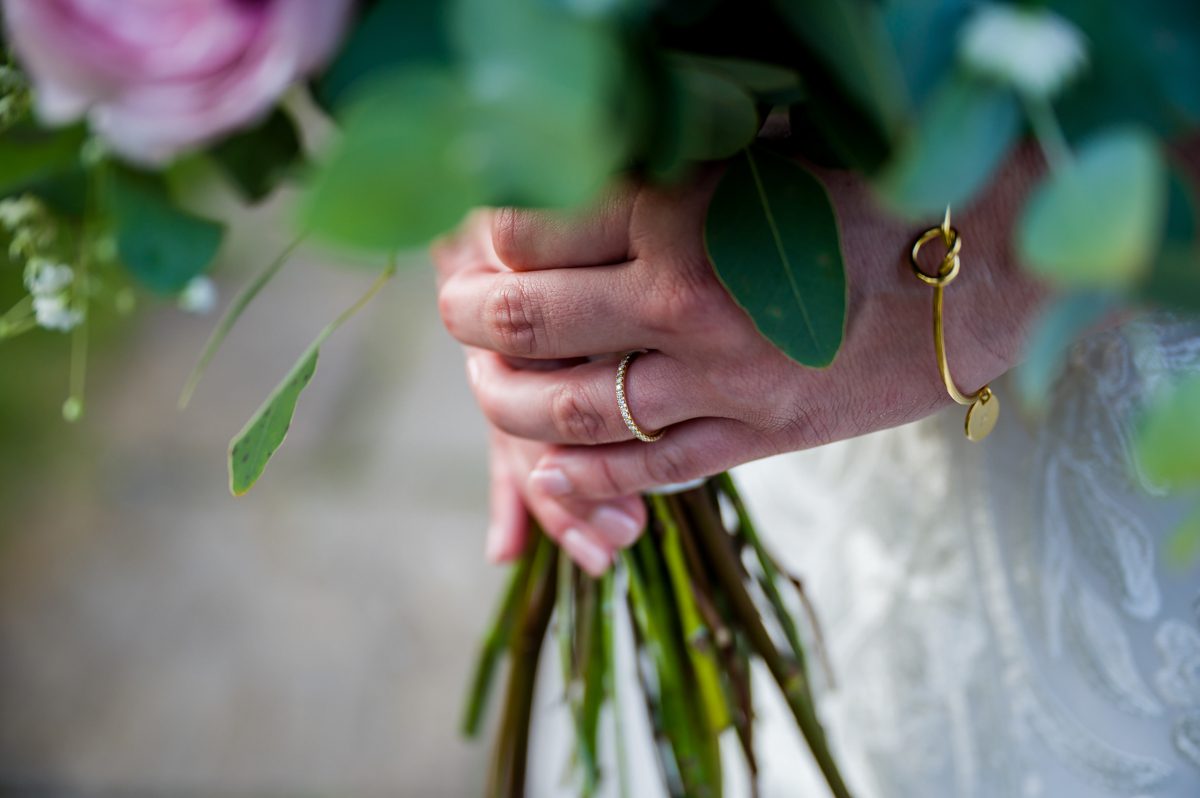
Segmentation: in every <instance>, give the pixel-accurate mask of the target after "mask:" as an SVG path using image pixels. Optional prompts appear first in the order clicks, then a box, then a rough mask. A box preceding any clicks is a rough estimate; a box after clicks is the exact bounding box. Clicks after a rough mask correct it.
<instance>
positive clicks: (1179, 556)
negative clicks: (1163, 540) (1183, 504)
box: [1166, 505, 1200, 568]
mask: <svg viewBox="0 0 1200 798" xmlns="http://www.w3.org/2000/svg"><path fill="white" fill-rule="evenodd" d="M1166 552H1167V559H1168V561H1169V562H1170V563H1171V564H1172V565H1174V566H1176V567H1184V568H1186V567H1188V566H1190V565H1192V564H1194V563H1195V562H1196V560H1197V558H1200V505H1197V506H1196V507H1193V508H1192V511H1191V512H1190V513H1188V515H1187V517H1186V518H1184V519H1183V523H1181V524H1180V525H1179V526H1178V527H1177V528H1176V529H1175V531H1174V533H1172V535H1171V537H1170V539H1169V540H1168V541H1167V548H1166Z"/></svg>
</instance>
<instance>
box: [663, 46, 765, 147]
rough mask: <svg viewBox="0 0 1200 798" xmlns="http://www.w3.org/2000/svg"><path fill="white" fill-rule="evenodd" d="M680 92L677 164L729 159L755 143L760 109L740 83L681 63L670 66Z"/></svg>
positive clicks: (677, 119) (678, 101)
mask: <svg viewBox="0 0 1200 798" xmlns="http://www.w3.org/2000/svg"><path fill="white" fill-rule="evenodd" d="M671 79H672V82H673V83H674V85H675V88H676V91H677V97H678V100H677V104H676V105H677V109H678V112H677V116H676V119H675V120H674V121H675V132H676V136H677V143H676V146H675V148H674V149H676V152H677V159H678V161H682V162H687V161H715V160H719V159H724V158H728V157H730V156H731V155H733V154H734V153H736V152H737V151H738V150H740V149H742V148H743V147H745V146H746V145H748V144H749V143H750V142H751V141H753V140H754V136H755V134H756V133H758V110H757V109H756V108H755V106H754V99H753V98H752V97H751V96H750V95H749V94H747V93H746V91H745V90H744V89H742V88H741V87H740V86H739V85H738V84H737V83H735V82H733V81H732V80H730V79H729V78H727V77H725V76H723V75H721V74H719V73H717V72H715V71H712V70H709V69H705V68H703V67H697V66H695V65H693V64H689V63H685V62H682V61H679V62H676V63H674V64H672V66H671Z"/></svg>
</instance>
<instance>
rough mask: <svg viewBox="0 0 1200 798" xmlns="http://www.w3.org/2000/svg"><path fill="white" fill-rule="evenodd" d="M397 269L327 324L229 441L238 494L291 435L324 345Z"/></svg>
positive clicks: (231, 480)
mask: <svg viewBox="0 0 1200 798" xmlns="http://www.w3.org/2000/svg"><path fill="white" fill-rule="evenodd" d="M395 272H396V264H395V260H394V259H393V261H392V262H391V263H390V264H389V266H388V268H387V269H386V270H385V271H384V272H383V273H382V274H380V275H379V277H377V278H376V279H375V282H374V283H372V284H371V287H370V289H368V290H367V292H366V293H365V294H364V295H363V296H362V297H361V298H360V299H359V300H358V301H357V302H355V303H354V304H353V305H351V306H350V307H349V308H347V309H346V310H345V311H344V312H343V313H342V314H341V315H340V316H338V317H337V318H336V319H334V320H333V321H332V322H330V323H329V324H327V325H326V326H325V329H323V330H321V332H320V334H318V335H317V338H316V340H314V341H313V342H312V344H310V345H309V347H308V349H306V350H305V351H304V354H302V355H301V356H300V358H299V360H297V361H296V365H294V366H292V369H291V371H289V372H288V374H287V376H286V377H284V378H283V381H282V382H280V383H279V385H277V386H276V387H275V390H274V391H272V392H271V395H270V396H268V397H267V399H266V401H264V402H263V403H262V405H261V406H260V407H259V408H258V410H257V411H255V413H254V415H253V416H251V418H250V420H249V421H247V422H246V426H245V427H243V428H242V431H241V432H239V433H238V434H237V435H235V436H234V438H233V440H232V441H230V443H229V489H230V491H232V492H233V495H234V496H244V495H245V494H246V493H247V492H249V490H250V488H252V487H254V483H255V482H257V481H258V478H259V477H261V476H262V474H263V471H264V470H265V469H266V467H267V462H268V461H270V459H271V456H272V455H274V454H275V452H276V450H278V449H279V447H280V446H281V445H282V444H283V439H284V438H285V437H287V433H288V429H289V428H290V427H291V425H292V416H293V415H295V413H296V401H297V400H298V399H299V398H300V393H301V392H302V391H303V390H304V389H305V388H307V387H308V384H309V382H311V381H312V378H313V374H315V373H316V371H317V358H318V356H319V355H320V352H321V345H322V344H324V343H325V341H326V340H328V339H329V336H330V335H333V333H334V332H335V331H336V330H337V329H338V328H339V327H341V326H342V325H343V324H345V323H346V321H347V320H349V319H350V318H351V317H352V316H353V315H354V314H356V313H357V312H358V311H360V310H362V308H363V307H364V306H366V304H367V303H368V302H370V301H371V298H372V297H373V296H375V294H376V293H378V292H379V289H381V288H383V286H384V284H385V283H386V282H387V281H388V279H390V278H391V276H392V275H393V274H395Z"/></svg>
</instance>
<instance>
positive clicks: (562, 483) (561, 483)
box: [529, 468, 574, 496]
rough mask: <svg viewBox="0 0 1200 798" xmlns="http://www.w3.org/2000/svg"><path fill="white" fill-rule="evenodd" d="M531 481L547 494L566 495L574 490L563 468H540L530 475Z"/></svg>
mask: <svg viewBox="0 0 1200 798" xmlns="http://www.w3.org/2000/svg"><path fill="white" fill-rule="evenodd" d="M529 481H530V482H531V483H532V484H533V487H535V488H537V489H538V490H540V491H541V492H542V493H544V494H546V495H547V496H566V495H567V494H568V493H570V492H571V491H572V490H574V488H573V486H572V485H571V480H569V479H567V475H566V474H564V473H563V471H562V469H561V468H538V469H536V470H534V472H533V473H532V474H530V475H529Z"/></svg>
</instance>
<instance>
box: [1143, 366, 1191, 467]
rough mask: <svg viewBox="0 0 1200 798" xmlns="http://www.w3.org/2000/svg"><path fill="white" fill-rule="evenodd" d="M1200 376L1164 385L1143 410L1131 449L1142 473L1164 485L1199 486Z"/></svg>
mask: <svg viewBox="0 0 1200 798" xmlns="http://www.w3.org/2000/svg"><path fill="white" fill-rule="evenodd" d="M1198 417H1200V377H1197V376H1192V377H1186V378H1183V379H1181V380H1178V381H1177V382H1175V383H1173V384H1170V385H1168V386H1166V387H1165V388H1164V389H1163V390H1162V391H1161V392H1160V393H1159V395H1158V396H1156V397H1155V398H1154V400H1153V401H1152V402H1151V403H1150V406H1149V407H1148V408H1147V409H1146V411H1145V416H1144V418H1143V420H1142V424H1141V427H1140V429H1139V430H1138V436H1137V439H1136V440H1135V442H1134V451H1135V452H1136V455H1137V462H1138V465H1139V466H1140V468H1141V471H1142V473H1143V474H1144V475H1145V476H1146V478H1147V479H1149V480H1150V481H1151V482H1153V483H1154V484H1156V485H1161V486H1163V487H1167V488H1173V489H1178V488H1194V487H1200V422H1198V421H1197V419H1198Z"/></svg>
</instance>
